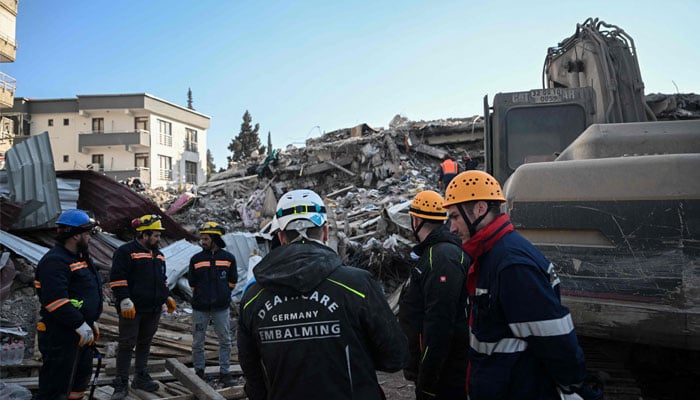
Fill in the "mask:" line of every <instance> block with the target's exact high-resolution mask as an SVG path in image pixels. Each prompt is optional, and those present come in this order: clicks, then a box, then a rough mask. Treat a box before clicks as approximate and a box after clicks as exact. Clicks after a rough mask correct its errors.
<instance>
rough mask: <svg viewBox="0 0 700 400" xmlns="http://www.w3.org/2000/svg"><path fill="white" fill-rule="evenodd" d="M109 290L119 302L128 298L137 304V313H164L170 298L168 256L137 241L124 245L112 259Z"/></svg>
mask: <svg viewBox="0 0 700 400" xmlns="http://www.w3.org/2000/svg"><path fill="white" fill-rule="evenodd" d="M109 287H110V288H112V293H114V297H115V300H116V306H117V311H118V312H119V311H120V309H119V303H120V302H121V301H122V300H124V299H125V298H127V297H128V298H130V299H131V301H132V302H134V306H135V307H136V312H157V311H161V309H162V307H163V304H164V303H165V299H167V298H168V296H169V295H170V290H168V282H167V281H166V277H165V256H164V255H163V253H161V252H160V250H149V249H146V248H145V247H143V246H141V244H140V243H139V242H138V241H136V240H133V241H131V242H129V243H125V244H123V245H122V246H120V247H119V248H118V249H117V251H115V252H114V256H113V257H112V271H111V273H110V275H109Z"/></svg>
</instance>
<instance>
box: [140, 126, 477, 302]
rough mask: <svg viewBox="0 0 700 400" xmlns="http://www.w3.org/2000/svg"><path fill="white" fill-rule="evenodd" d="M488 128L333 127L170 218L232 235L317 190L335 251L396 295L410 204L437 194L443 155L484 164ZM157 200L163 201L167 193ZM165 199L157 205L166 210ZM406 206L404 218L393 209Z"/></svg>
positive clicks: (220, 182) (200, 195) (250, 167)
mask: <svg viewBox="0 0 700 400" xmlns="http://www.w3.org/2000/svg"><path fill="white" fill-rule="evenodd" d="M483 131H484V124H483V119H482V118H481V117H479V116H476V117H472V118H451V119H446V120H437V121H427V122H426V121H418V122H416V121H410V120H408V119H406V118H405V117H401V116H398V115H397V116H396V117H394V119H392V121H391V122H390V124H389V128H387V129H384V128H378V129H375V128H371V127H369V126H368V125H366V124H362V125H358V126H356V127H354V128H346V129H340V130H336V131H333V132H329V133H326V134H324V135H322V136H321V137H319V138H314V139H309V140H307V142H306V147H304V148H294V147H291V146H290V147H289V148H287V149H285V150H283V151H280V152H273V154H274V157H271V156H269V155H268V157H267V159H265V160H260V159H259V158H257V157H251V158H250V159H249V160H247V161H246V162H244V163H241V164H239V165H237V166H236V167H235V168H231V169H229V170H227V171H224V172H221V173H219V174H215V175H213V176H211V177H210V180H209V181H208V182H207V183H206V184H204V185H201V186H200V187H198V188H196V189H194V188H193V189H192V192H196V196H194V198H193V200H191V202H190V203H188V205H186V206H185V207H182V208H181V209H180V210H179V212H178V213H176V214H174V215H173V218H174V219H175V220H176V221H177V222H179V223H180V224H182V225H183V226H185V227H186V228H188V229H190V230H194V229H195V228H196V226H198V225H200V224H201V223H203V222H204V221H207V220H216V221H219V222H220V223H222V224H224V226H225V227H226V228H227V230H228V231H249V232H258V231H259V230H261V229H262V228H263V227H264V226H265V224H267V223H269V222H270V220H271V219H272V217H273V215H274V212H275V209H274V207H275V205H276V202H277V199H278V198H279V197H280V196H281V195H282V194H283V193H285V192H286V191H288V190H292V189H299V188H309V189H313V190H314V191H316V192H317V193H319V194H320V195H321V196H323V197H325V199H326V203H327V206H328V207H329V221H330V224H331V225H330V227H331V234H332V236H334V242H335V244H336V245H337V247H338V252H339V254H340V255H341V256H343V258H344V259H345V260H346V262H348V263H349V264H350V265H354V266H357V267H360V268H364V269H368V270H370V271H371V272H373V273H374V275H375V277H377V278H378V279H379V280H380V281H382V282H384V284H385V285H386V287H385V288H386V289H387V291H388V292H390V291H393V289H395V288H396V287H397V286H399V285H400V283H402V282H403V281H404V280H405V278H406V277H407V273H408V268H405V266H406V264H408V263H410V260H409V259H408V257H409V253H410V247H411V245H412V242H413V241H414V238H413V236H412V234H411V231H410V224H409V220H408V217H407V214H406V213H407V202H410V201H411V200H412V198H413V196H415V194H416V193H418V192H419V191H421V190H425V189H432V190H436V188H437V186H436V184H437V180H438V170H437V169H438V165H439V163H440V162H441V160H442V159H443V158H444V156H446V155H449V156H452V157H454V158H455V159H457V160H458V161H460V162H461V161H462V160H463V158H464V157H465V156H469V157H471V158H472V159H474V160H475V161H478V162H480V163H483V156H484V155H483ZM251 173H254V174H252V175H251ZM147 194H148V193H147ZM152 198H153V200H154V201H156V203H159V199H162V198H167V196H160V195H159V196H157V197H156V196H153V197H152ZM167 200H168V202H166V203H162V202H160V203H159V204H160V205H161V208H163V209H166V208H168V207H169V206H170V203H169V202H170V201H172V198H167ZM401 204H404V205H405V206H404V207H403V214H404V215H405V218H403V221H401V218H398V219H397V218H392V216H391V215H390V214H391V213H389V212H388V211H387V210H390V209H391V208H392V207H396V206H397V205H401ZM397 212H398V213H401V212H402V208H401V207H399V209H398V211H397Z"/></svg>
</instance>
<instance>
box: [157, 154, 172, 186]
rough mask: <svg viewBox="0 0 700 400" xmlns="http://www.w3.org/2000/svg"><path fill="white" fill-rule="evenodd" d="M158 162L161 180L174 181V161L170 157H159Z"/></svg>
mask: <svg viewBox="0 0 700 400" xmlns="http://www.w3.org/2000/svg"><path fill="white" fill-rule="evenodd" d="M158 162H159V163H160V179H162V180H168V181H169V180H171V179H173V159H172V158H171V157H168V156H158Z"/></svg>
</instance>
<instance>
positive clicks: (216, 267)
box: [187, 249, 238, 311]
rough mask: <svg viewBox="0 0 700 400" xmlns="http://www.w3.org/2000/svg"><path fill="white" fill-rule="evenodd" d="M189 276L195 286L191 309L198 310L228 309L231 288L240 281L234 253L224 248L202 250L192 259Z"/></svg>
mask: <svg viewBox="0 0 700 400" xmlns="http://www.w3.org/2000/svg"><path fill="white" fill-rule="evenodd" d="M187 279H188V280H189V281H190V286H191V287H193V288H194V291H193V294H192V308H193V309H195V310H197V311H219V310H223V309H226V308H228V306H229V303H230V301H231V289H232V288H231V287H230V286H229V283H231V284H233V285H234V286H235V284H236V282H238V270H237V268H236V259H235V257H234V256H233V254H231V253H229V252H228V251H225V250H223V249H218V250H217V251H216V253H212V252H211V251H207V250H202V251H200V252H199V253H197V254H195V255H194V256H192V258H191V259H190V266H189V273H188V275H187Z"/></svg>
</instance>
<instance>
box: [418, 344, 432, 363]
mask: <svg viewBox="0 0 700 400" xmlns="http://www.w3.org/2000/svg"><path fill="white" fill-rule="evenodd" d="M429 347H430V346H425V349H423V357H421V358H420V363H421V364H423V361H425V356H427V355H428V348H429Z"/></svg>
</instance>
